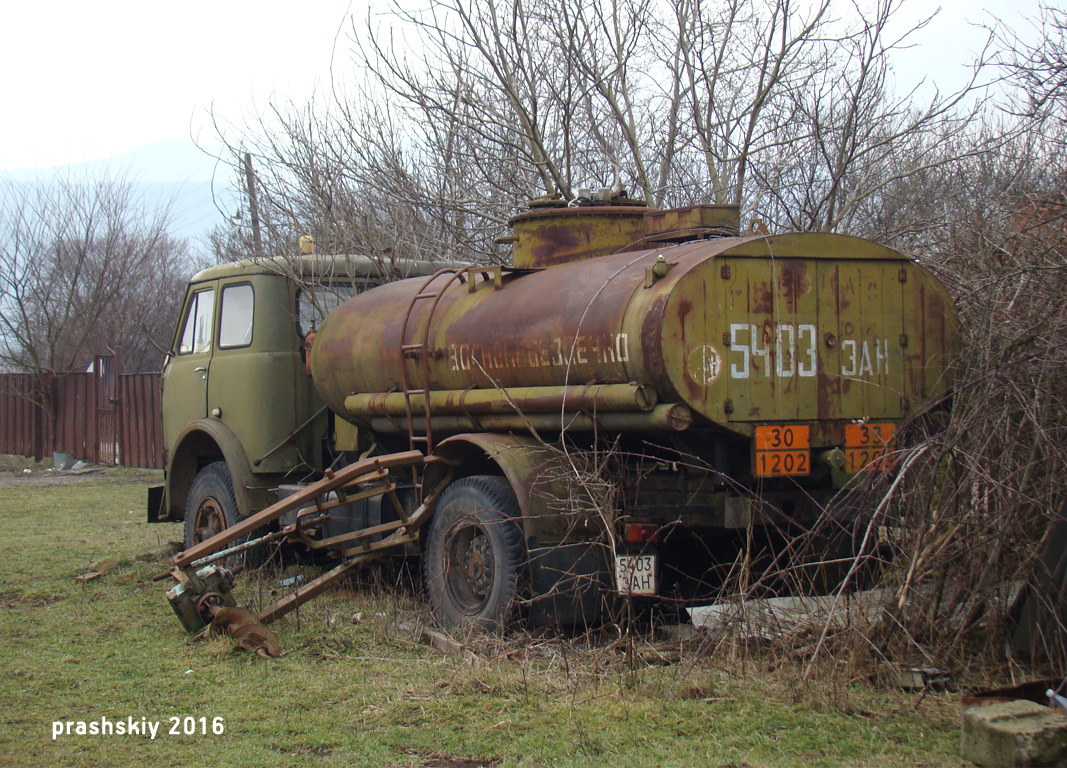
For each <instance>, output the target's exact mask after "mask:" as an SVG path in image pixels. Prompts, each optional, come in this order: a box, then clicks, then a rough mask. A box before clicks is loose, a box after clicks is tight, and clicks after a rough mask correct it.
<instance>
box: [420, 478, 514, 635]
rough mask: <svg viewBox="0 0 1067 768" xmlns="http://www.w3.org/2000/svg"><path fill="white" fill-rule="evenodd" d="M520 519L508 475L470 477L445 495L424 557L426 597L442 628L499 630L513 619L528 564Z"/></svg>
mask: <svg viewBox="0 0 1067 768" xmlns="http://www.w3.org/2000/svg"><path fill="white" fill-rule="evenodd" d="M520 517H521V515H520V513H519V504H518V502H517V501H516V499H515V493H514V492H513V491H512V490H511V486H510V485H508V482H507V481H506V480H505V479H504V478H502V477H495V476H491V475H474V476H471V477H464V478H461V479H459V480H456V481H455V482H454V483H452V484H451V485H449V486H448V488H446V489H445V491H444V493H442V494H441V498H440V499H438V501H437V508H436V510H435V511H434V516H433V519H432V520H431V521H430V525H429V531H428V533H427V539H426V550H425V552H424V553H423V577H424V579H425V584H426V595H427V598H428V600H429V603H430V612H431V613H432V614H433V617H434V619H435V620H436V621H437V623H438V624H440V625H441V626H443V627H458V628H464V627H467V628H471V629H475V630H478V631H489V632H499V631H501V630H503V629H504V628H506V627H507V626H508V624H509V622H511V621H512V619H513V618H514V617H515V615H516V614H517V612H518V605H519V602H520V601H519V585H520V582H521V580H522V579H521V577H522V574H523V570H524V568H525V565H526V557H525V555H526V547H525V546H524V544H523V536H522V527H521V523H520ZM461 558H462V559H461ZM486 565H488V567H485V566H486ZM479 566H481V567H479ZM472 570H473V572H474V574H473V575H472Z"/></svg>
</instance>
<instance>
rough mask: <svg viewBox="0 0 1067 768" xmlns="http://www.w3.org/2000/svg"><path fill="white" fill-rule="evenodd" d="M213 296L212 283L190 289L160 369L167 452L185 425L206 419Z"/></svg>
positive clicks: (213, 283)
mask: <svg viewBox="0 0 1067 768" xmlns="http://www.w3.org/2000/svg"><path fill="white" fill-rule="evenodd" d="M216 294H217V286H216V284H215V282H214V281H212V282H207V283H197V284H195V285H192V286H190V287H189V290H188V292H187V294H186V297H185V305H184V307H183V308H182V316H181V322H179V324H178V332H177V334H176V336H175V339H174V343H173V347H172V349H171V354H170V356H169V357H168V358H167V362H166V364H165V365H164V366H163V443H164V445H166V446H167V450H168V451H170V450H171V449H172V448H173V447H174V441H175V440H176V439H177V438H178V435H179V434H181V432H182V430H184V429H185V427H186V425H188V424H189V423H190V422H193V421H196V420H197V419H202V418H204V417H206V416H207V383H208V369H209V368H210V366H211V339H212V337H213V335H214V324H215V304H216Z"/></svg>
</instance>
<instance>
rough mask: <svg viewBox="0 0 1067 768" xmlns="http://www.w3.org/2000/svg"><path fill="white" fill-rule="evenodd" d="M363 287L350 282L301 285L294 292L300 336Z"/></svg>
mask: <svg viewBox="0 0 1067 768" xmlns="http://www.w3.org/2000/svg"><path fill="white" fill-rule="evenodd" d="M363 288H364V286H362V285H353V284H352V283H328V284H325V285H308V286H302V287H301V288H300V289H299V290H298V291H297V292H296V327H297V329H298V330H299V331H300V336H301V338H303V337H304V336H306V335H307V333H308V331H310V330H311V329H312V328H318V327H319V325H320V324H321V323H322V319H323V318H324V317H326V315H328V314H330V312H332V311H333V310H334V309H336V308H337V306H338V305H339V304H341V303H342V302H344V301H346V300H347V299H350V298H352V297H353V296H354V295H355V294H357V293H359V292H360V291H362V290H363Z"/></svg>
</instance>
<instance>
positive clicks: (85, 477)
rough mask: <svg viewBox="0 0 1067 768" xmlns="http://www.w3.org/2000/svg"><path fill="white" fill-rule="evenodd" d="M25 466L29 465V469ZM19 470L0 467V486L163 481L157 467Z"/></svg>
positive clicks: (149, 482)
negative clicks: (5, 469)
mask: <svg viewBox="0 0 1067 768" xmlns="http://www.w3.org/2000/svg"><path fill="white" fill-rule="evenodd" d="M25 469H29V470H30V471H29V472H26V471H25ZM25 469H22V470H18V471H10V470H9V471H6V472H5V471H0V488H27V487H29V488H32V487H41V486H51V485H77V484H78V483H85V482H90V481H95V482H105V483H114V484H116V485H151V484H153V483H162V482H163V471H162V470H158V469H128V468H126V467H95V466H94V467H86V468H85V469H73V470H67V471H59V470H55V469H52V468H50V467H46V468H37V469H33V468H30V467H26V468H25Z"/></svg>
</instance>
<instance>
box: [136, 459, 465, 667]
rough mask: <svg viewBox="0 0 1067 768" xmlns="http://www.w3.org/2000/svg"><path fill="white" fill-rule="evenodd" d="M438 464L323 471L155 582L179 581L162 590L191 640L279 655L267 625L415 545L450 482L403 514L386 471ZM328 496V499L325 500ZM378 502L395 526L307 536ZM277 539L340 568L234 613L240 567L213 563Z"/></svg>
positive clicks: (375, 463)
mask: <svg viewBox="0 0 1067 768" xmlns="http://www.w3.org/2000/svg"><path fill="white" fill-rule="evenodd" d="M437 461H443V460H442V459H440V458H438V457H435V456H424V455H423V454H422V453H421V452H420V451H406V452H404V453H394V454H388V455H385V456H379V457H376V458H372V459H363V460H361V461H358V462H356V463H354V464H350V465H349V466H347V467H344V468H342V469H339V470H337V471H336V472H334V471H327V473H326V476H325V477H324V478H323V479H321V480H319V481H317V482H314V483H311V484H310V485H308V486H306V487H304V488H302V489H301V490H300V491H298V492H297V493H294V494H292V495H291V496H288V497H286V498H285V499H282V500H281V501H279V502H277V503H276V504H272V505H271V506H269V507H267V508H266V509H264V510H263V511H261V512H258V513H256V514H254V515H251V516H249V517H248V518H246V519H245V520H242V521H241V522H240V523H238V524H237V525H234V526H231V527H230V528H227V529H225V530H223V531H220V532H219V533H218V534H216V535H215V536H212V537H211V538H210V539H206V540H205V541H202V542H200V543H198V544H196V545H195V546H193V547H190V548H189V549H187V550H185V551H184V552H180V553H179V554H177V555H176V556H175V557H174V561H173V562H174V566H173V567H172V568H171V569H170V570H169V571H167V572H166V573H161V574H158V575H157V576H155V577H154V580H156V581H159V580H162V579H166V578H168V577H169V578H172V579H174V580H175V581H176V582H177V584H176V585H175V586H174V587H172V588H171V589H169V590H168V591H167V601H168V602H169V603H170V605H171V608H173V609H174V613H175V615H177V617H178V620H179V621H180V622H181V624H182V626H183V627H184V628H185V631H186V632H188V633H189V634H194V633H197V634H198V635H202V634H204V633H205V632H207V631H210V632H212V633H214V634H225V635H229V636H230V637H233V638H235V639H237V640H238V645H237V647H238V648H242V649H244V650H248V651H250V652H253V653H256V654H258V655H261V656H278V655H279V654H280V652H281V650H280V645H279V643H278V638H277V636H276V635H275V634H274V632H272V631H271V630H270V629H268V628H267V627H266V625H267V624H269V623H271V622H273V621H274V620H276V619H279V618H281V617H282V616H284V615H285V614H287V613H289V612H290V611H292V610H293V609H294V608H296V607H297V606H299V605H302V604H303V603H306V602H307V601H308V600H311V599H312V598H314V597H316V596H318V595H320V594H322V592H324V591H325V590H326V589H328V588H329V587H330V586H332V585H333V584H335V583H337V582H338V581H340V580H341V579H343V578H344V577H345V576H347V575H348V573H349V572H350V571H352V570H354V569H355V568H357V567H359V566H362V565H365V564H366V563H368V562H370V561H371V560H374V559H376V558H378V557H381V556H382V555H384V554H386V553H387V552H388V551H390V550H393V549H395V548H396V547H400V546H403V545H404V544H407V543H408V542H413V541H415V540H416V539H417V537H418V531H419V529H420V528H421V527H422V526H423V525H424V524H425V523H426V522H428V521H429V519H430V516H431V514H432V513H433V507H434V503H435V502H436V501H437V497H438V496H439V495H440V493H441V491H442V490H443V489H444V487H445V486H446V485H447V482H448V479H449V478H448V477H446V478H445V479H444V480H443V481H442V482H441V483H439V484H438V485H437V486H436V487H435V488H433V489H432V490H431V491H430V492H429V493H427V494H425V495H424V497H423V499H422V503H420V504H419V506H418V507H417V508H416V510H415V511H414V512H413V513H411V514H410V515H408V514H407V513H406V512H405V511H404V509H403V507H402V506H401V504H400V501H399V500H398V499H397V497H396V484H395V483H393V482H391V481H390V477H389V470H390V469H396V468H406V467H410V468H413V469H414V470H415V471H419V469H421V467H422V466H423V465H425V464H427V463H429V462H437ZM357 486H363V487H360V488H357ZM368 486H369V487H368ZM331 493H332V494H333V495H334V498H333V499H326V496H327V494H331ZM382 495H385V496H388V497H389V498H390V499H391V501H392V504H393V508H394V509H395V510H396V512H397V515H398V518H399V519H398V520H395V521H392V522H389V523H384V524H382V525H376V526H372V527H370V528H363V529H360V530H358V531H351V532H349V533H345V534H341V535H339V536H331V537H330V538H328V539H321V538H315V537H313V535H312V533H313V531H314V529H315V528H316V527H317V526H318V525H320V524H321V523H323V522H325V521H326V520H328V519H329V510H330V509H332V508H333V507H336V506H339V505H341V504H346V503H349V502H351V501H355V500H359V499H366V498H370V497H373V496H382ZM301 507H307V508H306V509H301V511H300V512H298V513H297V516H296V521H295V522H294V523H292V524H289V525H286V526H283V527H282V528H281V529H280V530H277V531H273V532H271V533H268V534H266V535H264V536H260V537H258V538H256V539H252V540H248V541H244V542H241V543H238V544H233V542H235V541H237V540H238V539H240V538H242V537H244V536H247V535H248V534H250V533H252V532H254V531H256V530H257V529H259V528H262V527H263V526H264V525H267V524H269V523H271V522H273V521H275V520H277V519H279V518H280V517H282V516H283V515H285V514H286V513H288V512H291V511H293V510H296V509H300V508H301ZM384 533H389V535H388V536H386V537H385V538H383V539H381V540H380V541H371V537H373V536H376V535H379V534H384ZM277 540H289V541H294V542H300V543H302V544H304V545H305V546H307V547H309V548H311V549H314V550H322V549H328V550H330V551H332V552H334V553H336V554H337V555H339V556H340V557H341V558H342V562H341V563H340V564H339V565H337V566H336V567H334V568H333V569H331V570H329V571H327V572H326V573H324V574H322V575H321V576H319V577H318V578H316V579H314V580H312V581H309V582H308V583H306V584H302V585H301V586H300V587H298V588H297V589H296V590H295V591H293V592H291V593H290V594H288V595H286V596H285V597H283V598H281V599H280V600H278V601H277V602H275V603H274V604H272V605H269V606H267V607H266V608H264V609H263V610H262V611H260V612H259V613H258V614H255V613H254V612H252V611H251V610H249V609H247V608H243V607H238V606H237V601H236V599H235V598H234V596H233V587H234V579H235V577H236V576H237V573H238V572H239V568H234V569H231V568H227V567H225V566H223V565H220V564H218V563H219V561H222V560H225V559H226V558H228V557H231V556H233V555H235V554H239V553H241V552H244V551H246V550H249V549H252V548H254V547H257V546H260V545H262V544H266V543H268V542H271V541H277ZM227 545H232V546H227Z"/></svg>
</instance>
